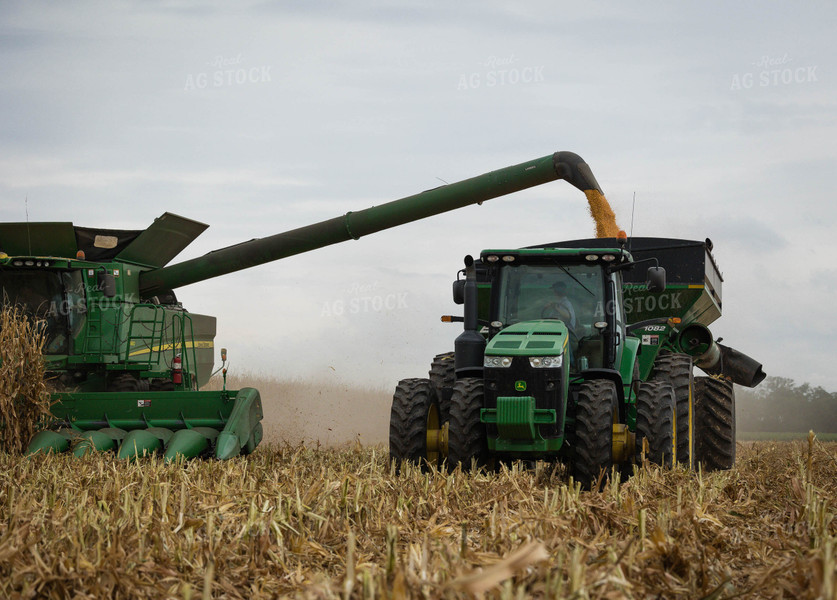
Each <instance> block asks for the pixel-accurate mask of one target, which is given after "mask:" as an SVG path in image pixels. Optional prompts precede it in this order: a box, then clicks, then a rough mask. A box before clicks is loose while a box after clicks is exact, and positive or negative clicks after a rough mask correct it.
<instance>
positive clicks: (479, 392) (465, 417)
mask: <svg viewBox="0 0 837 600" xmlns="http://www.w3.org/2000/svg"><path fill="white" fill-rule="evenodd" d="M483 405H484V396H483V380H482V379H477V378H474V377H464V378H462V379H460V380H458V381H457V382H456V383H454V385H453V394H452V395H451V399H450V421H448V467H449V468H450V469H455V468H456V466H457V465H461V466H462V469H463V470H465V469H470V468H471V463H472V462H476V466H477V467H483V466H485V464H486V461H487V459H488V442H487V439H486V432H485V425H484V424H483V423H481V422H480V411H481V410H482V407H483Z"/></svg>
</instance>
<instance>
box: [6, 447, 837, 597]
mask: <svg viewBox="0 0 837 600" xmlns="http://www.w3.org/2000/svg"><path fill="white" fill-rule="evenodd" d="M738 453H739V460H738V463H737V465H736V467H735V469H733V470H732V471H728V472H717V473H712V474H703V475H700V474H697V473H691V474H690V473H688V472H686V471H684V470H675V471H670V470H668V471H666V470H660V469H658V468H656V467H648V468H643V469H640V471H639V473H638V474H637V475H636V476H635V477H633V478H631V479H630V480H628V481H627V482H626V483H623V484H622V485H621V486H620V485H617V484H613V485H611V486H609V487H607V489H605V490H604V491H603V492H602V493H587V492H579V491H578V488H577V487H576V486H574V485H573V484H572V483H571V482H570V481H569V480H568V478H567V476H566V475H565V474H564V472H563V471H562V470H561V469H560V468H557V469H556V468H554V467H553V466H552V465H546V464H538V465H536V466H535V467H534V468H531V469H523V470H521V469H518V468H516V467H512V468H511V469H505V468H504V469H502V470H501V471H500V472H497V473H488V474H487V473H480V474H463V473H462V472H459V471H457V472H455V473H453V474H448V475H446V474H441V473H438V472H431V473H421V472H419V471H418V470H416V469H412V468H409V467H408V468H407V469H406V470H405V471H406V472H403V473H401V474H400V475H396V474H395V472H394V469H392V468H391V467H390V466H389V465H388V459H387V453H386V451H385V449H384V448H382V447H361V446H354V447H349V448H343V449H320V450H313V449H306V448H304V447H289V446H284V447H277V446H267V445H265V446H262V447H260V448H259V449H258V451H257V452H256V453H255V454H254V455H252V456H250V457H248V458H236V459H233V460H231V461H227V462H218V461H209V460H207V461H200V460H199V461H191V462H188V463H186V464H182V465H164V464H163V462H162V461H161V460H157V459H150V460H146V461H140V462H138V463H134V464H129V463H125V462H122V461H120V462H117V461H115V460H114V459H113V457H111V456H108V455H99V456H91V457H87V458H84V459H76V458H75V457H72V456H67V455H59V456H55V455H53V456H41V457H35V458H33V459H23V458H20V457H18V456H13V455H9V454H2V455H0V477H2V480H3V481H2V485H0V506H2V514H1V515H0V573H2V577H0V595H2V596H3V597H8V598H13V597H19V598H32V597H53V598H65V597H110V598H137V597H154V598H157V597H172V598H182V597H195V598H197V597H204V598H210V597H214V598H221V597H224V598H267V597H275V596H279V595H289V596H296V597H312V598H331V597H333V598H338V597H357V598H361V597H364V598H365V597H368V598H372V597H382V598H385V597H388V598H420V597H424V598H436V597H461V598H467V597H472V596H473V595H474V594H477V595H479V594H483V593H487V594H488V596H489V597H497V598H501V597H502V598H517V597H526V596H537V597H544V598H546V597H590V598H621V597H629V598H645V597H665V598H677V597H680V598H698V597H713V598H730V597H744V598H781V597H785V598H817V597H825V598H834V597H835V586H837V581H835V547H834V546H835V538H837V523H835V521H834V514H835V509H837V506H835V505H837V500H835V498H837V483H835V482H837V444H833V443H829V444H822V443H820V442H818V441H814V442H813V443H812V444H810V445H809V444H808V442H778V443H774V442H756V443H750V444H745V445H740V446H739V449H738Z"/></svg>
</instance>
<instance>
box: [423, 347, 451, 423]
mask: <svg viewBox="0 0 837 600" xmlns="http://www.w3.org/2000/svg"><path fill="white" fill-rule="evenodd" d="M429 375H430V383H432V384H433V386H434V387H435V388H436V394H437V399H438V400H439V413H440V415H441V416H440V418H441V420H442V423H446V422H447V421H449V420H450V397H451V396H452V395H453V384H454V383H455V382H456V371H455V370H454V353H453V352H443V353H442V354H437V355H436V356H434V357H433V362H431V363H430V372H429Z"/></svg>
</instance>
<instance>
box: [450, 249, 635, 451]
mask: <svg viewBox="0 0 837 600" xmlns="http://www.w3.org/2000/svg"><path fill="white" fill-rule="evenodd" d="M480 259H481V260H480V263H481V265H480V266H481V268H480V269H479V271H480V277H479V279H480V280H482V285H483V286H486V287H487V288H490V292H489V294H490V299H489V302H488V311H489V312H488V314H487V315H485V316H487V317H488V318H487V319H484V320H486V321H488V322H489V326H488V329H487V341H486V345H485V352H484V359H483V365H482V366H483V378H484V381H485V389H484V402H485V403H484V409H483V410H482V415H481V419H482V422H483V423H485V424H486V425H487V426H488V427H487V430H488V431H487V434H488V436H487V437H488V445H489V447H490V448H491V449H492V450H494V451H505V452H533V451H534V452H536V453H538V452H550V451H556V450H559V449H560V448H561V446H562V445H563V441H564V424H565V419H566V418H567V407H568V404H570V403H571V397H572V394H573V391H574V389H575V388H576V387H577V384H579V383H581V382H583V381H584V380H585V379H589V378H594V377H595V378H600V377H603V376H604V377H605V378H607V379H610V380H611V381H613V382H614V384H616V387H618V388H619V389H620V390H621V388H622V387H623V384H624V383H628V384H629V383H630V378H631V372H630V370H628V375H627V381H626V382H625V381H624V380H623V377H622V374H621V373H620V366H621V362H622V354H623V347H624V343H625V339H626V338H625V322H624V315H623V311H622V280H621V272H620V269H619V268H618V267H620V266H621V265H625V266H628V265H630V264H631V257H630V254H628V253H627V252H624V251H621V250H613V249H606V250H597V249H581V250H579V249H563V248H562V249H553V248H548V249H525V250H486V251H484V252H483V253H482V255H481V257H480ZM485 291H488V289H486V290H485ZM468 310H469V307H468V306H467V302H466V306H465V312H466V314H467V313H468ZM631 366H632V365H631ZM522 429H526V431H522Z"/></svg>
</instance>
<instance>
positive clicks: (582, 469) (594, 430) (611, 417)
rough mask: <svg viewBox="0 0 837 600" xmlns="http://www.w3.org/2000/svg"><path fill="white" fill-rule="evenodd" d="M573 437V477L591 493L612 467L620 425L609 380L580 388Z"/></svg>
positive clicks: (614, 389)
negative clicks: (615, 427) (615, 435)
mask: <svg viewBox="0 0 837 600" xmlns="http://www.w3.org/2000/svg"><path fill="white" fill-rule="evenodd" d="M577 398H578V401H577V402H576V405H575V408H574V409H573V411H572V412H573V414H574V416H575V426H574V429H573V430H572V432H571V433H570V448H571V449H572V474H573V478H574V479H575V480H576V481H578V482H580V483H581V485H582V487H583V488H584V489H592V488H593V487H594V486H595V485H596V482H598V481H599V478H600V477H601V482H602V485H604V482H605V481H607V479H608V478H609V477H610V475H611V468H612V467H613V424H614V423H616V422H617V421H618V414H619V413H618V406H617V402H618V396H617V395H616V385H615V384H614V383H613V382H612V381H609V380H607V379H592V380H589V381H585V382H584V383H582V384H581V386H580V387H579V390H578V396H577Z"/></svg>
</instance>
